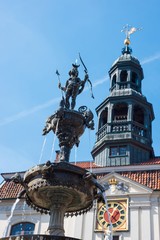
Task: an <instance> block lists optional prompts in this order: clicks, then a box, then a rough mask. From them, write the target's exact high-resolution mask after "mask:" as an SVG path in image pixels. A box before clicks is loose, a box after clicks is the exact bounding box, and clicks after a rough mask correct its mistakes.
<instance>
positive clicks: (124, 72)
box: [120, 70, 128, 82]
mask: <svg viewBox="0 0 160 240" xmlns="http://www.w3.org/2000/svg"><path fill="white" fill-rule="evenodd" d="M127 76H128V73H127V71H126V70H123V71H122V72H121V74H120V81H121V82H126V81H127Z"/></svg>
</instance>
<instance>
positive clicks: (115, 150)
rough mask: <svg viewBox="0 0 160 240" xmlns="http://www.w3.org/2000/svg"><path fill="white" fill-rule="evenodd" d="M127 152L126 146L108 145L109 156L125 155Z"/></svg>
mask: <svg viewBox="0 0 160 240" xmlns="http://www.w3.org/2000/svg"><path fill="white" fill-rule="evenodd" d="M126 154H127V146H126V145H123V146H113V147H110V156H112V157H115V156H125V155H126Z"/></svg>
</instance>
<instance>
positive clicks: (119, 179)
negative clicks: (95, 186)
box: [99, 172, 153, 196]
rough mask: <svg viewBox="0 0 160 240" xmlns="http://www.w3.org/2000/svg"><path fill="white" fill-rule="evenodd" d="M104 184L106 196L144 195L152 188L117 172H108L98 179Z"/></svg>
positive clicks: (150, 191) (149, 192)
mask: <svg viewBox="0 0 160 240" xmlns="http://www.w3.org/2000/svg"><path fill="white" fill-rule="evenodd" d="M99 183H100V184H102V185H103V186H105V187H106V188H107V189H106V191H105V192H106V194H107V196H114V195H118V196H120V195H121V196H122V195H127V196H128V195H146V194H151V193H152V192H153V190H152V189H151V188H148V187H146V186H144V185H142V184H140V183H138V182H136V181H134V180H131V179H130V178H128V177H124V176H122V175H120V174H119V173H115V172H112V173H109V174H107V175H105V176H104V177H102V178H101V179H100V180H99Z"/></svg>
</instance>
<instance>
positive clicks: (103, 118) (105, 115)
mask: <svg viewBox="0 0 160 240" xmlns="http://www.w3.org/2000/svg"><path fill="white" fill-rule="evenodd" d="M107 118H108V109H107V108H106V109H105V110H103V111H102V113H101V115H100V118H99V128H101V127H103V126H104V125H105V124H106V123H107Z"/></svg>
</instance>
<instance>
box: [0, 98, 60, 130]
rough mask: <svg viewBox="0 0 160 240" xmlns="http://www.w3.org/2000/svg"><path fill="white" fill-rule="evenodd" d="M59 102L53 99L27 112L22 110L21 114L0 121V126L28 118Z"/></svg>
mask: <svg viewBox="0 0 160 240" xmlns="http://www.w3.org/2000/svg"><path fill="white" fill-rule="evenodd" d="M59 101H60V98H55V99H52V100H50V101H48V102H46V103H43V104H41V105H37V106H35V107H33V108H30V109H28V110H24V111H22V112H19V113H17V114H15V115H12V116H11V117H8V118H5V119H4V120H2V121H0V126H4V125H6V124H9V123H11V122H14V121H16V120H19V119H21V118H24V117H26V116H28V115H30V114H32V113H35V112H37V111H39V110H41V109H44V108H47V107H50V106H51V105H53V104H55V103H57V102H59Z"/></svg>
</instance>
